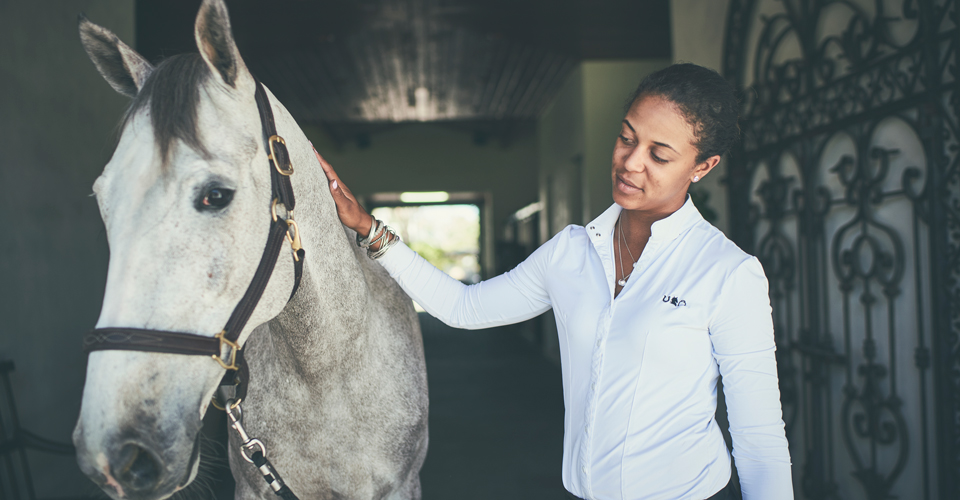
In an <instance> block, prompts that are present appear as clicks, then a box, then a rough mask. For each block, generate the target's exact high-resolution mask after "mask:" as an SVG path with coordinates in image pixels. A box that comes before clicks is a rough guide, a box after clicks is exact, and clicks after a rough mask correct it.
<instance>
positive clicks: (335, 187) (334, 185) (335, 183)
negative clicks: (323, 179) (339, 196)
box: [330, 179, 337, 189]
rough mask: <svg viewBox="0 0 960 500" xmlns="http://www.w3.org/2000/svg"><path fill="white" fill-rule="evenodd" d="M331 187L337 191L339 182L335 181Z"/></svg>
mask: <svg viewBox="0 0 960 500" xmlns="http://www.w3.org/2000/svg"><path fill="white" fill-rule="evenodd" d="M330 186H331V187H333V189H337V180H336V179H334V180H333V184H330Z"/></svg>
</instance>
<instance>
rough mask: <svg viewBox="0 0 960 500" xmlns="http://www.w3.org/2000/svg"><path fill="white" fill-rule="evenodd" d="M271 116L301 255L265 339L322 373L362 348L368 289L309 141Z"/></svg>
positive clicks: (280, 114)
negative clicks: (296, 283) (298, 276)
mask: <svg viewBox="0 0 960 500" xmlns="http://www.w3.org/2000/svg"><path fill="white" fill-rule="evenodd" d="M275 113H276V114H277V127H278V131H279V133H280V134H281V135H282V136H284V137H285V139H286V141H287V146H288V149H289V150H290V154H291V160H292V162H293V165H294V168H295V172H294V174H293V176H292V177H291V182H292V184H293V189H294V193H295V196H296V203H297V205H296V211H295V212H296V220H297V223H298V225H299V227H300V233H301V239H302V242H303V247H304V251H305V252H306V256H305V259H304V264H303V278H302V281H301V284H300V287H299V289H298V290H297V293H296V295H294V297H293V298H292V299H291V300H290V302H289V303H288V304H287V306H286V307H285V308H284V309H283V311H282V312H281V313H280V314H279V315H278V316H277V317H276V318H274V320H272V321H271V322H270V332H271V335H270V337H271V341H272V343H273V344H274V346H275V347H276V349H277V350H276V352H277V353H278V354H279V355H282V356H288V355H289V356H293V357H294V361H295V364H297V365H299V369H298V371H300V372H301V373H304V372H310V371H318V370H323V369H324V368H325V367H327V366H329V365H331V364H336V363H339V362H341V361H342V359H343V358H345V357H349V356H350V355H351V353H352V351H353V350H359V349H362V347H361V346H362V345H363V344H364V342H362V341H359V340H361V337H362V336H363V335H364V334H365V333H364V332H365V329H364V328H363V324H364V322H365V321H364V317H365V312H366V306H367V301H368V288H367V285H366V282H365V280H364V273H363V270H362V268H361V264H360V261H359V260H358V259H359V258H360V254H359V252H358V251H357V250H356V248H355V247H356V245H355V244H354V243H353V242H352V241H351V239H352V237H353V234H352V232H350V233H351V234H350V235H348V234H347V232H348V231H346V230H345V229H344V226H343V225H342V224H341V223H340V219H339V217H338V216H337V213H336V205H335V204H334V202H333V198H332V197H331V195H330V190H329V189H328V187H327V180H326V176H325V175H324V174H323V170H322V169H321V167H320V163H319V162H318V161H317V159H316V157H315V156H314V154H313V149H312V147H311V146H310V143H309V141H308V140H307V138H306V136H304V134H303V132H302V131H301V130H300V128H299V126H297V125H296V122H295V121H294V120H293V118H292V117H290V115H289V114H288V113H287V112H286V110H277V109H276V107H275ZM284 258H286V257H284ZM278 265H281V264H279V263H278ZM287 265H289V263H288V264H287ZM284 351H287V352H284Z"/></svg>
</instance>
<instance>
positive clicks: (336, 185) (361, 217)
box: [311, 144, 370, 235]
mask: <svg viewBox="0 0 960 500" xmlns="http://www.w3.org/2000/svg"><path fill="white" fill-rule="evenodd" d="M311 146H312V144H311ZM313 154H315V155H316V156H317V161H319V162H320V167H321V168H322V169H323V173H324V175H326V176H327V181H328V185H329V186H330V194H331V195H333V201H334V203H336V205H337V215H338V216H339V217H340V222H342V223H343V224H344V225H346V226H347V227H349V228H351V229H353V230H355V231H357V232H360V233H363V234H364V235H365V233H368V232H369V231H370V216H369V215H367V212H366V211H365V210H364V209H363V207H361V206H360V204H359V203H357V199H356V198H355V197H354V196H353V193H352V192H350V188H348V187H347V186H345V185H344V184H343V182H342V181H341V180H340V177H339V176H338V175H337V172H336V171H334V170H333V166H331V165H330V163H328V162H327V161H326V160H324V159H323V156H320V153H319V152H318V151H317V149H316V148H313Z"/></svg>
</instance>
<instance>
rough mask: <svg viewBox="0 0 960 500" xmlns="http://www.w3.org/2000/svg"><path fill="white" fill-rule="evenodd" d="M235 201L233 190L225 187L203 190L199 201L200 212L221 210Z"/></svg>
mask: <svg viewBox="0 0 960 500" xmlns="http://www.w3.org/2000/svg"><path fill="white" fill-rule="evenodd" d="M231 200H233V190H232V189H227V188H225V187H219V186H212V187H208V188H206V189H204V190H203V193H201V194H200V199H199V200H197V209H198V210H220V209H222V208H224V207H226V206H227V205H229V204H230V201H231Z"/></svg>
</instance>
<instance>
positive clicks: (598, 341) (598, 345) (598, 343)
mask: <svg viewBox="0 0 960 500" xmlns="http://www.w3.org/2000/svg"><path fill="white" fill-rule="evenodd" d="M597 347H600V339H597Z"/></svg>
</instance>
